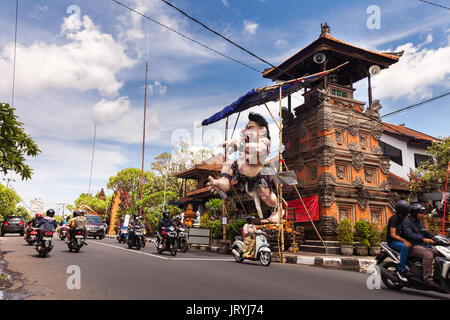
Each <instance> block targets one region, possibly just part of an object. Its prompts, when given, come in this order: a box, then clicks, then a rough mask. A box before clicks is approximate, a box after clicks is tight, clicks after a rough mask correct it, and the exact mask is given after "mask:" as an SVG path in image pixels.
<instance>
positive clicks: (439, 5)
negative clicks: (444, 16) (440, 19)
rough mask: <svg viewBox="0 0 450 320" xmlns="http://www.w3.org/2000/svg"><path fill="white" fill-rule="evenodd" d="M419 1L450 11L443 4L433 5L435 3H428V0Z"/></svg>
mask: <svg viewBox="0 0 450 320" xmlns="http://www.w3.org/2000/svg"><path fill="white" fill-rule="evenodd" d="M419 1H421V2H425V3H428V4H431V5H432V6H436V7H441V8H444V9H447V10H450V8H449V7H446V6H443V5H441V4H437V3H433V2H430V1H426V0H419Z"/></svg>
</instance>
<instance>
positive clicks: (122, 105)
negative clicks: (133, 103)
mask: <svg viewBox="0 0 450 320" xmlns="http://www.w3.org/2000/svg"><path fill="white" fill-rule="evenodd" d="M129 110H130V101H129V100H128V97H120V98H118V99H117V100H106V99H102V100H101V101H99V102H98V103H97V104H96V105H95V106H94V118H95V121H96V122H97V123H105V122H111V121H116V120H118V119H120V118H121V117H122V116H123V115H124V114H125V113H126V112H128V111H129Z"/></svg>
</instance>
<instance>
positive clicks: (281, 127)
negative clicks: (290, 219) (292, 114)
mask: <svg viewBox="0 0 450 320" xmlns="http://www.w3.org/2000/svg"><path fill="white" fill-rule="evenodd" d="M282 98H283V87H282V86H280V110H279V112H280V114H279V116H280V124H279V126H278V128H279V130H280V131H279V132H280V133H279V136H280V145H279V148H278V162H279V169H278V170H279V172H282V171H283V164H282V161H283V159H282V150H283V114H282ZM282 198H283V186H282V184H281V183H279V184H278V217H279V224H280V233H281V256H280V260H281V263H284V228H283V223H282V218H283V215H282V212H283V204H282V202H281V199H282Z"/></svg>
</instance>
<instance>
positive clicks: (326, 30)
mask: <svg viewBox="0 0 450 320" xmlns="http://www.w3.org/2000/svg"><path fill="white" fill-rule="evenodd" d="M320 36H321V37H325V36H330V27H329V26H328V24H327V23H326V22H325V24H320Z"/></svg>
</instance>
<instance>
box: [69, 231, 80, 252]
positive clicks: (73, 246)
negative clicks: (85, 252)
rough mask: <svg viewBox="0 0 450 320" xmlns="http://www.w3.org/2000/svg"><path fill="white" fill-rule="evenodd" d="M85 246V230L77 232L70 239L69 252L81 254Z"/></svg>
mask: <svg viewBox="0 0 450 320" xmlns="http://www.w3.org/2000/svg"><path fill="white" fill-rule="evenodd" d="M83 245H84V231H83V230H75V231H74V234H73V235H72V236H71V237H70V239H69V242H68V243H67V246H68V247H69V251H70V252H72V251H75V252H80V249H81V248H82V247H83Z"/></svg>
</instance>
